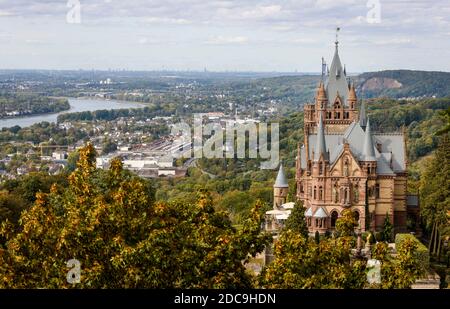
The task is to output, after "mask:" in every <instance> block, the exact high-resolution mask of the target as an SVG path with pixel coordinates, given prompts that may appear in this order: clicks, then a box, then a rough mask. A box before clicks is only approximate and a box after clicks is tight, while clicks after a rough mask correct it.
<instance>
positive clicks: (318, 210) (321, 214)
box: [314, 207, 328, 218]
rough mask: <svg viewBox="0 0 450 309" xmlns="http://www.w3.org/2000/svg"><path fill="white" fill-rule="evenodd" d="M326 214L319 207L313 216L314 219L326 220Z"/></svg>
mask: <svg viewBox="0 0 450 309" xmlns="http://www.w3.org/2000/svg"><path fill="white" fill-rule="evenodd" d="M327 217H328V216H327V213H326V212H325V210H323V208H322V207H319V209H317V210H316V213H315V214H314V218H327Z"/></svg>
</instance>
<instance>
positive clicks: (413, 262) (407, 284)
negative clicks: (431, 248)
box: [371, 239, 424, 289]
mask: <svg viewBox="0 0 450 309" xmlns="http://www.w3.org/2000/svg"><path fill="white" fill-rule="evenodd" d="M416 250H417V244H416V243H415V242H414V241H412V240H411V239H405V240H404V241H403V242H402V243H401V245H400V246H399V247H398V248H397V255H396V257H395V258H394V257H393V256H392V255H391V254H389V247H388V244H387V243H385V242H378V243H376V245H375V246H374V247H373V248H372V258H373V259H377V260H379V261H380V262H381V284H374V285H372V286H371V287H373V288H382V289H406V288H411V285H412V284H413V283H414V282H415V281H416V280H417V279H418V278H419V277H420V276H421V275H423V274H424V268H423V267H422V265H420V261H419V260H418V259H416V258H415V255H416Z"/></svg>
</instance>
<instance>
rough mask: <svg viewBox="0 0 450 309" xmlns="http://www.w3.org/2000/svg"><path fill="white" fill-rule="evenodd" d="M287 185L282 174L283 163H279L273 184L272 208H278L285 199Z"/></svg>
mask: <svg viewBox="0 0 450 309" xmlns="http://www.w3.org/2000/svg"><path fill="white" fill-rule="evenodd" d="M288 190H289V185H288V182H287V180H286V176H285V175H284V170H283V163H280V169H279V170H278V175H277V179H276V180H275V183H274V185H273V209H279V208H280V206H281V205H283V204H285V203H286V201H287V195H288Z"/></svg>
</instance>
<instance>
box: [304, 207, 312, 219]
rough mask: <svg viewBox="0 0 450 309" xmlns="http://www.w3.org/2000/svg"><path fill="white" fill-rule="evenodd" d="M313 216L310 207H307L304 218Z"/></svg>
mask: <svg viewBox="0 0 450 309" xmlns="http://www.w3.org/2000/svg"><path fill="white" fill-rule="evenodd" d="M312 216H313V212H312V207H309V208H308V210H307V211H305V217H312Z"/></svg>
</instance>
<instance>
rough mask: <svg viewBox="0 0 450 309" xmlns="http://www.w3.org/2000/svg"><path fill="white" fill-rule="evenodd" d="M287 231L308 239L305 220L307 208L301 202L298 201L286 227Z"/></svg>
mask: <svg viewBox="0 0 450 309" xmlns="http://www.w3.org/2000/svg"><path fill="white" fill-rule="evenodd" d="M284 229H286V230H289V229H290V230H293V231H294V232H296V233H300V234H301V235H303V236H304V237H308V226H307V225H306V220H305V207H303V203H302V202H301V201H297V202H296V203H295V205H294V209H292V212H291V214H290V215H289V217H288V219H287V220H286V224H285V226H284Z"/></svg>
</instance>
